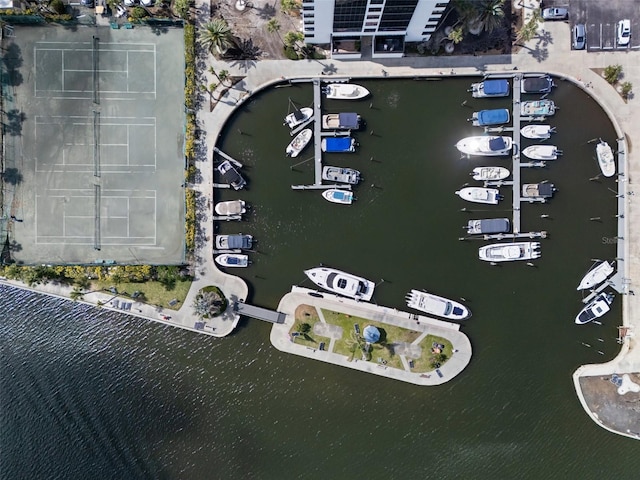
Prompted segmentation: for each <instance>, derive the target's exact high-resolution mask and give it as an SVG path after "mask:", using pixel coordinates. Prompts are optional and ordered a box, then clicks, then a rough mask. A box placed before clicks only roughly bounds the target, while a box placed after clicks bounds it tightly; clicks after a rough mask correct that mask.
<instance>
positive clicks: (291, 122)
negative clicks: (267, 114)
mask: <svg viewBox="0 0 640 480" xmlns="http://www.w3.org/2000/svg"><path fill="white" fill-rule="evenodd" d="M312 116H313V108H310V107H304V108H301V109H300V110H296V111H294V112H292V113H290V114H289V115H287V116H286V117H284V124H285V125H288V126H289V128H290V129H292V130H293V129H294V128H296V127H297V126H298V125H300V124H301V123H304V122H306V121H307V120H309V119H310V118H311V117H312Z"/></svg>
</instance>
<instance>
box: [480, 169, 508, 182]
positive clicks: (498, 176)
mask: <svg viewBox="0 0 640 480" xmlns="http://www.w3.org/2000/svg"><path fill="white" fill-rule="evenodd" d="M471 175H473V179H474V180H504V179H505V178H507V177H508V176H509V175H511V172H510V171H509V170H508V169H506V168H504V167H476V168H474V169H473V172H471Z"/></svg>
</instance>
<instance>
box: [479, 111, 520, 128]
mask: <svg viewBox="0 0 640 480" xmlns="http://www.w3.org/2000/svg"><path fill="white" fill-rule="evenodd" d="M470 120H471V123H472V124H473V125H474V126H476V127H486V126H491V125H502V124H504V123H509V120H511V115H509V110H507V109H506V108H497V109H494V110H480V111H479V112H473V115H472V116H471V118H470Z"/></svg>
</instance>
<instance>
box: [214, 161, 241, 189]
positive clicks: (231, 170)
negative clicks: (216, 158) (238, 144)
mask: <svg viewBox="0 0 640 480" xmlns="http://www.w3.org/2000/svg"><path fill="white" fill-rule="evenodd" d="M217 170H218V172H220V175H222V178H223V179H224V180H226V181H227V182H228V183H229V184H230V185H231V186H232V187H233V188H234V190H240V189H242V188H244V187H245V185H246V184H247V182H246V180H245V179H244V178H242V175H240V174H239V173H238V171H237V170H236V169H235V167H234V166H233V165H231V162H230V161H229V160H225V161H224V162H222V163H221V164H220V165H218V168H217Z"/></svg>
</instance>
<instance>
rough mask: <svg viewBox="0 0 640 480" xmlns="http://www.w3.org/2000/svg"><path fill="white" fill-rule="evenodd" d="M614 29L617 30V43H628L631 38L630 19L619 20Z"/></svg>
mask: <svg viewBox="0 0 640 480" xmlns="http://www.w3.org/2000/svg"><path fill="white" fill-rule="evenodd" d="M616 31H617V32H618V45H620V46H621V47H626V46H627V45H629V40H630V39H631V20H629V19H628V18H625V19H624V20H620V21H619V22H618V28H617V29H616Z"/></svg>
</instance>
